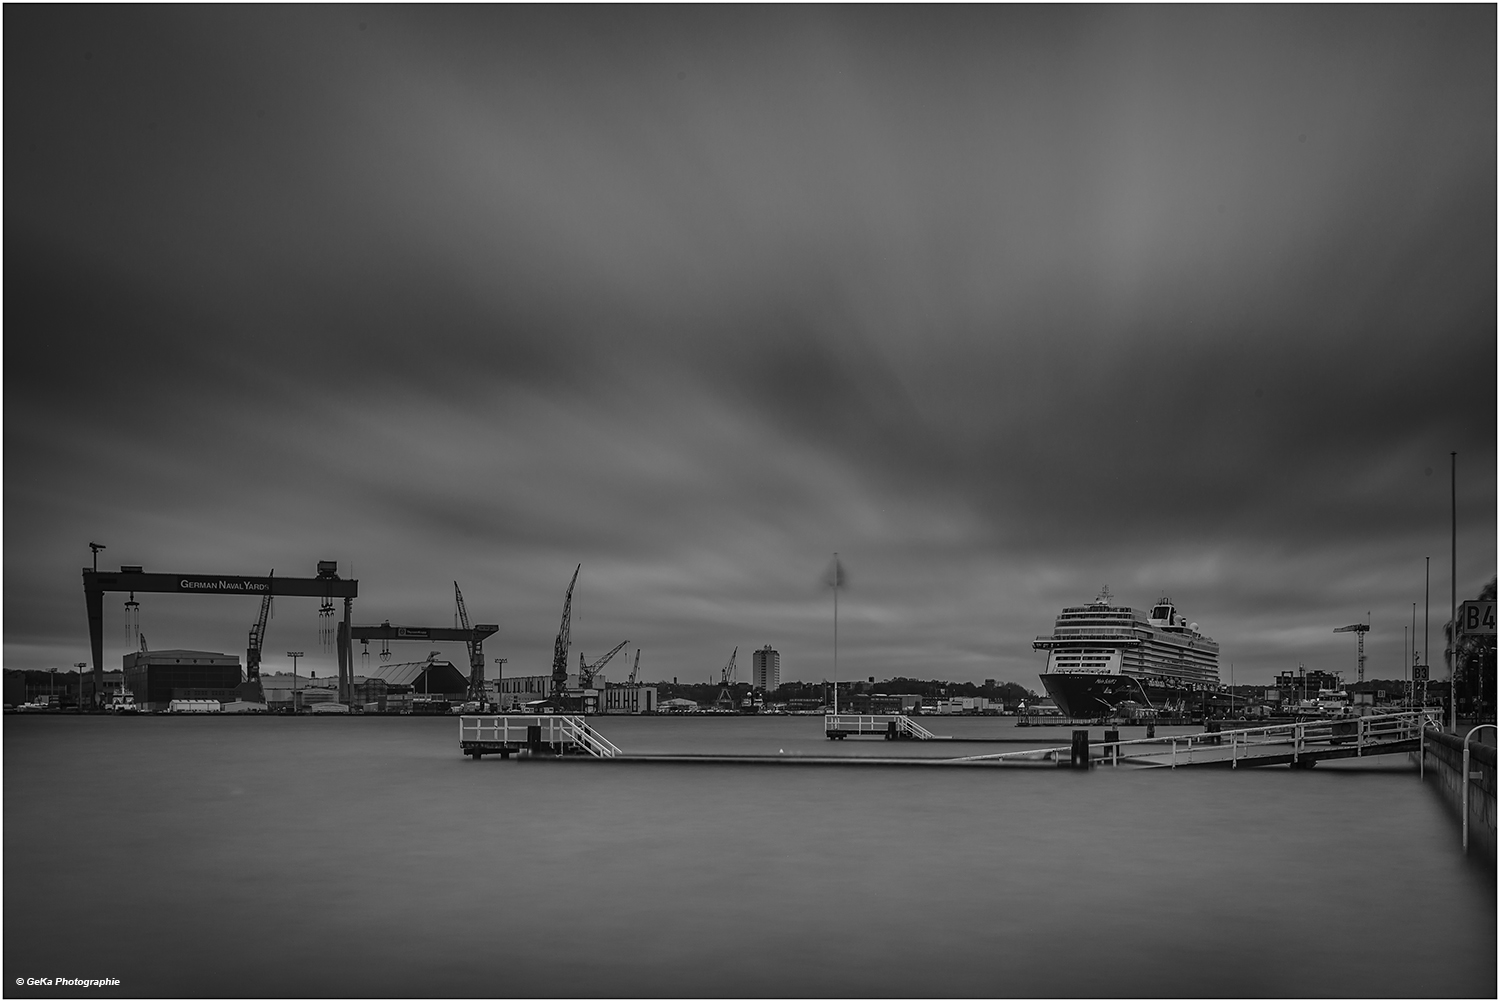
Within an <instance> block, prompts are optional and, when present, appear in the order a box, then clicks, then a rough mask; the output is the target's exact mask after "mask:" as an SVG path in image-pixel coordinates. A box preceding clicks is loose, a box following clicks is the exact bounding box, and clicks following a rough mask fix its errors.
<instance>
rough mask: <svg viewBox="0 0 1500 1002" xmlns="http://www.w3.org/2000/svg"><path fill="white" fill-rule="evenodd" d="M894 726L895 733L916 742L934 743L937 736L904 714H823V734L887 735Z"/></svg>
mask: <svg viewBox="0 0 1500 1002" xmlns="http://www.w3.org/2000/svg"><path fill="white" fill-rule="evenodd" d="M892 722H894V723H895V724H896V733H897V734H900V735H902V736H904V737H908V738H914V739H916V740H918V741H935V740H937V735H936V734H934V733H932V732H931V731H929V730H928V729H927V728H925V727H923V726H922V725H921V724H919V723H917V722H916V721H915V720H913V719H911V718H910V717H908V716H907V715H906V714H904V713H825V714H824V715H823V733H824V734H889V733H890V725H891V723H892Z"/></svg>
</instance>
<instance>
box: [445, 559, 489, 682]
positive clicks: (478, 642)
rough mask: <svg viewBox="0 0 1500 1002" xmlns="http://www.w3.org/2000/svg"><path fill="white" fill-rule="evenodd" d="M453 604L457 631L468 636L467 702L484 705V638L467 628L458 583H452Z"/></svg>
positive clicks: (465, 613) (467, 622) (466, 612)
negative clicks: (457, 626) (455, 612)
mask: <svg viewBox="0 0 1500 1002" xmlns="http://www.w3.org/2000/svg"><path fill="white" fill-rule="evenodd" d="M453 602H454V604H455V605H456V606H457V607H458V610H457V612H458V625H459V629H461V630H463V631H464V632H465V633H467V634H469V636H468V639H467V640H465V641H464V642H465V643H466V644H467V645H468V647H469V697H468V698H469V700H470V701H471V702H475V703H479V704H480V705H481V706H482V705H483V704H484V702H485V699H484V638H483V637H481V636H480V635H479V634H478V633H477V632H476V631H475V630H473V629H472V628H471V627H470V626H469V610H468V609H465V608H464V593H463V592H461V591H459V589H458V582H457V581H455V582H453Z"/></svg>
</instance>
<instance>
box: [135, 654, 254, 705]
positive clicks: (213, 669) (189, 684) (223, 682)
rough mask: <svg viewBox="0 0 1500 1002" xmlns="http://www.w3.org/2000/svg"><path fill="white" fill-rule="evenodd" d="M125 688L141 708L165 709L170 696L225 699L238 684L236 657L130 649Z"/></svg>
mask: <svg viewBox="0 0 1500 1002" xmlns="http://www.w3.org/2000/svg"><path fill="white" fill-rule="evenodd" d="M124 671H125V687H126V688H127V689H129V690H130V692H131V694H132V695H133V696H134V697H135V703H136V705H137V706H139V707H140V708H141V709H142V710H146V711H151V712H156V711H162V710H166V709H167V708H168V707H169V706H171V704H172V701H173V700H174V699H217V700H219V701H220V702H229V701H231V700H233V699H234V698H235V689H236V687H238V686H239V684H240V677H241V676H240V659H239V658H238V657H237V656H235V655H233V654H220V653H218V652H216V651H179V650H172V651H132V652H130V653H129V654H127V655H125V664H124Z"/></svg>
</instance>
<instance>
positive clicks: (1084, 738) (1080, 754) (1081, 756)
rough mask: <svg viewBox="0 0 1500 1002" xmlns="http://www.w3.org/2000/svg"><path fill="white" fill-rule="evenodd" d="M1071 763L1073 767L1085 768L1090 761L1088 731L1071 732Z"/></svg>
mask: <svg viewBox="0 0 1500 1002" xmlns="http://www.w3.org/2000/svg"><path fill="white" fill-rule="evenodd" d="M1071 764H1072V766H1073V768H1075V769H1087V768H1088V767H1089V766H1090V765H1091V764H1092V763H1091V762H1090V761H1089V732H1088V731H1074V732H1073V755H1072V759H1071Z"/></svg>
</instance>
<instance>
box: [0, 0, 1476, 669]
mask: <svg viewBox="0 0 1500 1002" xmlns="http://www.w3.org/2000/svg"><path fill="white" fill-rule="evenodd" d="M5 27H6V29H7V32H6V47H5V49H6V51H5V54H6V61H7V72H6V85H7V86H6V93H5V153H6V183H5V193H6V206H5V208H6V212H5V251H6V253H5V269H6V270H5V278H6V284H5V291H6V299H5V321H6V324H5V363H6V366H5V391H6V399H5V601H4V613H5V621H4V641H5V645H4V650H5V666H6V667H8V668H37V667H47V666H51V665H57V666H59V667H65V666H68V665H71V664H72V663H74V662H77V661H83V660H85V659H86V658H87V656H88V653H87V646H88V643H87V638H88V632H87V622H86V619H85V615H84V603H83V594H82V587H81V579H80V576H79V568H80V567H83V566H86V565H87V564H88V563H89V551H88V547H87V545H86V544H87V543H88V542H89V541H90V540H95V541H98V542H102V543H105V544H107V546H108V547H109V548H108V549H107V550H106V551H105V552H104V553H103V554H102V555H101V567H110V568H113V567H117V566H119V565H120V564H121V563H132V564H143V565H144V566H145V567H146V569H147V570H158V571H169V572H188V571H192V572H217V573H243V574H252V573H265V572H267V571H269V570H271V569H272V568H275V570H276V572H277V573H278V574H283V575H301V576H311V575H312V574H313V573H314V570H315V564H316V562H317V561H318V560H319V559H336V560H337V561H338V562H339V567H340V572H341V573H342V574H344V575H345V576H349V575H350V573H351V572H352V574H353V575H354V576H355V577H357V578H358V579H359V582H360V585H359V591H360V597H359V599H358V600H357V601H356V603H355V620H356V622H360V623H369V622H378V621H380V620H383V619H390V620H391V621H392V622H395V623H401V624H410V625H445V624H451V622H452V615H453V601H452V582H453V580H454V579H457V580H458V581H459V583H460V584H461V585H462V587H463V590H464V595H465V598H466V601H467V605H468V610H469V612H470V614H471V617H472V618H473V619H474V620H476V621H484V622H495V623H498V624H499V627H500V630H499V633H498V634H497V635H496V636H495V637H494V638H493V639H492V640H490V641H489V642H488V644H487V645H486V654H487V655H488V656H489V657H491V658H493V657H507V658H509V659H510V660H509V663H508V664H507V665H506V666H505V672H506V674H507V675H510V674H517V673H522V674H530V673H543V672H546V671H548V670H549V667H550V660H551V647H552V640H553V636H554V634H555V633H556V631H557V624H558V618H559V614H560V612H561V607H562V598H563V592H564V590H565V588H566V586H567V582H568V578H569V576H570V575H571V574H572V571H573V568H574V566H575V565H576V564H578V563H582V565H583V571H582V573H581V574H580V576H579V579H578V588H577V592H576V594H575V598H574V602H575V604H574V619H573V637H574V641H575V644H576V645H577V647H576V648H575V651H576V650H577V649H581V650H583V651H584V652H585V653H587V654H588V655H589V656H590V657H595V656H597V655H600V654H603V653H604V652H605V651H606V650H608V649H609V648H610V647H612V646H614V645H615V644H616V643H618V642H620V641H621V640H626V639H629V641H630V646H629V648H628V651H627V656H629V655H631V654H633V652H634V649H635V648H636V647H640V648H641V649H642V652H643V653H642V655H641V674H642V677H644V678H646V679H652V680H655V679H670V678H672V677H679V678H681V679H682V680H683V681H687V680H690V679H707V678H708V677H709V676H710V675H716V674H717V672H718V670H719V668H720V667H721V666H722V665H723V663H724V662H725V660H726V659H727V658H728V656H729V654H730V651H731V650H732V649H733V648H735V647H736V646H737V647H738V648H739V651H740V658H739V663H740V666H741V672H740V677H741V678H746V677H748V665H749V660H750V659H749V652H750V651H751V649H753V648H755V647H759V646H761V645H763V644H766V643H770V644H773V645H775V646H776V647H777V648H778V649H779V650H780V651H781V655H782V675H783V678H784V679H809V680H815V679H821V678H827V677H830V676H831V674H832V672H833V663H832V658H833V625H832V624H833V607H832V596H831V594H830V593H829V592H828V591H827V590H826V589H825V588H824V587H823V586H822V585H821V583H820V582H821V579H822V576H823V573H824V570H825V568H826V567H827V565H828V562H829V560H830V557H831V554H832V553H833V551H835V550H837V551H838V552H839V553H840V554H841V556H842V558H843V560H844V562H845V564H846V565H847V568H848V572H849V576H850V581H851V584H850V588H849V590H848V591H847V592H845V593H843V594H842V595H841V598H840V606H839V656H840V669H839V671H840V674H841V676H842V677H845V678H848V677H864V676H875V677H877V678H885V677H889V676H893V675H911V676H918V677H924V678H948V679H954V680H973V681H979V680H982V679H986V678H997V679H1002V680H1011V681H1016V682H1020V683H1021V684H1023V685H1026V686H1028V687H1030V688H1033V689H1038V690H1039V689H1040V685H1039V683H1038V680H1037V677H1036V676H1037V672H1038V671H1039V669H1040V668H1041V666H1042V665H1043V663H1044V657H1043V655H1042V654H1040V653H1037V652H1034V651H1033V650H1032V649H1031V641H1032V640H1033V638H1034V637H1035V636H1036V635H1038V634H1042V633H1048V632H1050V631H1051V629H1052V623H1053V619H1054V617H1055V616H1056V615H1057V613H1058V612H1059V611H1060V610H1061V609H1062V607H1063V606H1065V605H1074V604H1081V603H1084V602H1087V601H1089V600H1091V599H1092V598H1094V596H1095V595H1096V594H1097V593H1098V592H1099V589H1100V587H1101V585H1104V584H1108V585H1109V587H1110V589H1111V591H1112V592H1113V593H1114V595H1115V596H1116V597H1117V599H1118V600H1119V601H1121V602H1123V603H1125V604H1129V605H1134V606H1136V607H1142V606H1146V605H1148V604H1150V603H1151V602H1153V601H1154V600H1155V599H1156V598H1158V597H1159V596H1160V595H1169V596H1171V597H1172V598H1173V599H1174V600H1175V601H1176V602H1177V604H1178V606H1179V608H1180V609H1181V610H1182V612H1183V613H1184V614H1185V615H1186V616H1187V617H1188V618H1189V619H1191V620H1193V621H1195V622H1198V623H1199V624H1200V625H1201V627H1202V628H1203V630H1204V632H1206V633H1207V634H1209V635H1211V636H1213V637H1214V638H1215V639H1217V640H1218V641H1219V643H1220V644H1221V647H1222V669H1223V670H1222V674H1223V676H1224V679H1225V681H1226V682H1227V681H1228V677H1229V666H1230V663H1231V662H1232V663H1234V665H1235V673H1236V680H1237V681H1242V682H1243V681H1262V680H1269V679H1270V678H1271V677H1272V676H1273V675H1274V674H1275V673H1276V672H1277V671H1280V670H1283V669H1287V668H1295V667H1296V665H1297V664H1298V663H1299V662H1300V663H1304V664H1306V665H1307V666H1308V667H1312V668H1325V669H1336V670H1342V671H1344V672H1346V674H1347V676H1349V677H1352V675H1353V672H1354V665H1355V653H1354V648H1355V641H1354V638H1353V637H1352V636H1347V635H1339V636H1335V635H1334V634H1333V633H1332V630H1333V628H1334V627H1338V626H1343V625H1346V624H1349V623H1354V622H1357V621H1359V620H1361V619H1363V618H1364V616H1365V614H1366V612H1367V611H1368V612H1369V613H1370V614H1371V615H1372V617H1373V630H1372V632H1371V634H1370V636H1369V638H1368V650H1369V656H1370V662H1369V673H1370V674H1371V675H1373V676H1380V677H1399V674H1400V672H1401V670H1402V666H1403V663H1404V660H1405V655H1404V653H1403V634H1402V627H1403V626H1409V625H1410V622H1411V616H1412V603H1414V602H1415V603H1417V617H1418V632H1419V633H1420V632H1421V629H1422V626H1421V617H1422V612H1423V608H1422V603H1423V601H1424V595H1423V584H1424V578H1423V573H1424V560H1423V558H1424V557H1427V556H1429V555H1430V556H1431V557H1432V608H1433V611H1432V616H1431V619H1432V623H1433V626H1432V635H1433V647H1434V648H1435V649H1439V650H1440V648H1441V623H1442V622H1444V621H1445V619H1446V617H1447V614H1446V610H1447V608H1448V602H1449V573H1450V561H1449V556H1448V554H1449V453H1450V452H1451V451H1455V450H1456V451H1457V452H1458V525H1459V556H1458V567H1457V578H1458V589H1459V592H1460V595H1459V597H1460V599H1462V598H1463V597H1464V596H1465V595H1472V594H1474V593H1476V592H1477V591H1478V589H1479V588H1480V587H1481V586H1482V585H1483V584H1484V583H1485V582H1486V581H1488V580H1489V579H1490V577H1492V576H1493V575H1494V573H1495V562H1496V561H1495V554H1496V549H1495V547H1496V534H1495V528H1496V490H1495V486H1496V466H1495V458H1496V441H1495V428H1496V267H1497V262H1496V208H1497V207H1496V181H1495V179H1496V87H1495V80H1496V50H1495V37H1496V12H1495V8H1494V7H1493V6H1489V5H1474V6H1462V7H1446V8H1444V7H1428V6H1420V7H1401V8H1397V7H1379V8H1364V7H1343V6H1340V7H1290V8H1287V7H1255V8H1241V7H1209V8H1199V7H1175V6H1174V7H1160V8H1148V9H1137V8H1127V7H1106V8H1097V7H1082V6H1080V7H1051V8H1010V7H998V8H994V7H962V8H936V9H933V8H909V7H894V8H893V7H874V8H857V7H855V8H851V7H835V8H805V7H798V8H771V9H767V8H747V7H712V8H694V7H686V8H684V7H670V8H606V9H596V8H589V7H576V8H575V7H563V8H552V7H548V8H531V7H500V8H492V7H462V8H431V7H419V8H391V7H378V8H362V7H358V6H339V7H301V6H298V7H277V8H263V7H257V8H242V7H230V6H215V7H117V8H96V7H24V6H23V7H16V6H11V7H8V8H7V9H6V11H5ZM124 599H125V596H123V595H113V594H111V595H108V596H107V597H106V601H105V619H106V624H105V626H106V640H107V647H106V666H107V667H110V668H118V667H119V665H120V658H121V655H122V654H123V653H124V652H125V651H126V649H127V639H126V633H125V625H124V614H123V602H124ZM139 599H140V602H141V626H142V629H143V631H144V632H145V633H146V635H147V638H148V640H149V642H150V645H151V646H152V647H156V648H169V647H186V648H196V649H206V650H216V651H227V652H231V653H236V654H238V655H240V656H243V654H244V646H245V637H246V633H247V631H248V629H249V627H250V624H251V622H252V620H253V619H254V617H255V614H256V611H257V603H256V601H255V600H254V599H250V598H226V597H178V596H163V595H146V596H139ZM418 646H420V645H415V646H412V647H410V648H409V649H405V650H398V652H397V653H398V655H399V656H400V657H402V658H403V659H416V658H420V657H423V656H425V655H426V653H427V650H426V648H425V647H423V648H422V649H417V647H418ZM293 649H301V650H305V651H307V652H308V654H309V655H310V657H309V658H308V660H307V661H305V662H303V665H304V668H307V667H310V668H311V669H312V670H315V671H317V672H318V673H319V674H320V675H321V674H324V673H325V672H327V673H331V672H333V671H334V654H333V651H332V649H331V648H323V647H320V646H319V645H318V638H317V615H316V601H315V600H309V599H301V600H299V599H282V600H279V602H278V605H277V614H276V618H275V619H274V620H273V621H272V623H271V627H270V630H269V635H268V638H267V641H266V650H267V658H266V666H267V669H268V670H277V669H280V668H282V667H284V662H285V661H286V659H285V658H283V657H282V656H281V655H282V653H283V652H285V651H287V650H293ZM445 653H446V654H447V655H448V656H450V657H452V658H453V659H455V660H458V661H461V660H462V648H461V647H460V646H458V645H453V646H452V647H451V648H450V649H448V650H447V651H445ZM372 657H373V654H372ZM575 658H576V653H575ZM622 660H623V659H622ZM1432 660H1433V661H1434V663H1438V664H1440V663H1441V657H1440V655H1435V656H1434V657H1433V659H1432ZM618 664H619V662H617V663H616V666H615V667H614V670H612V671H611V672H609V674H610V675H611V676H612V677H614V678H618V677H620V675H621V674H622V672H621V670H620V669H619V667H618ZM1434 676H1435V677H1441V670H1438V671H1435V672H1434Z"/></svg>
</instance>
